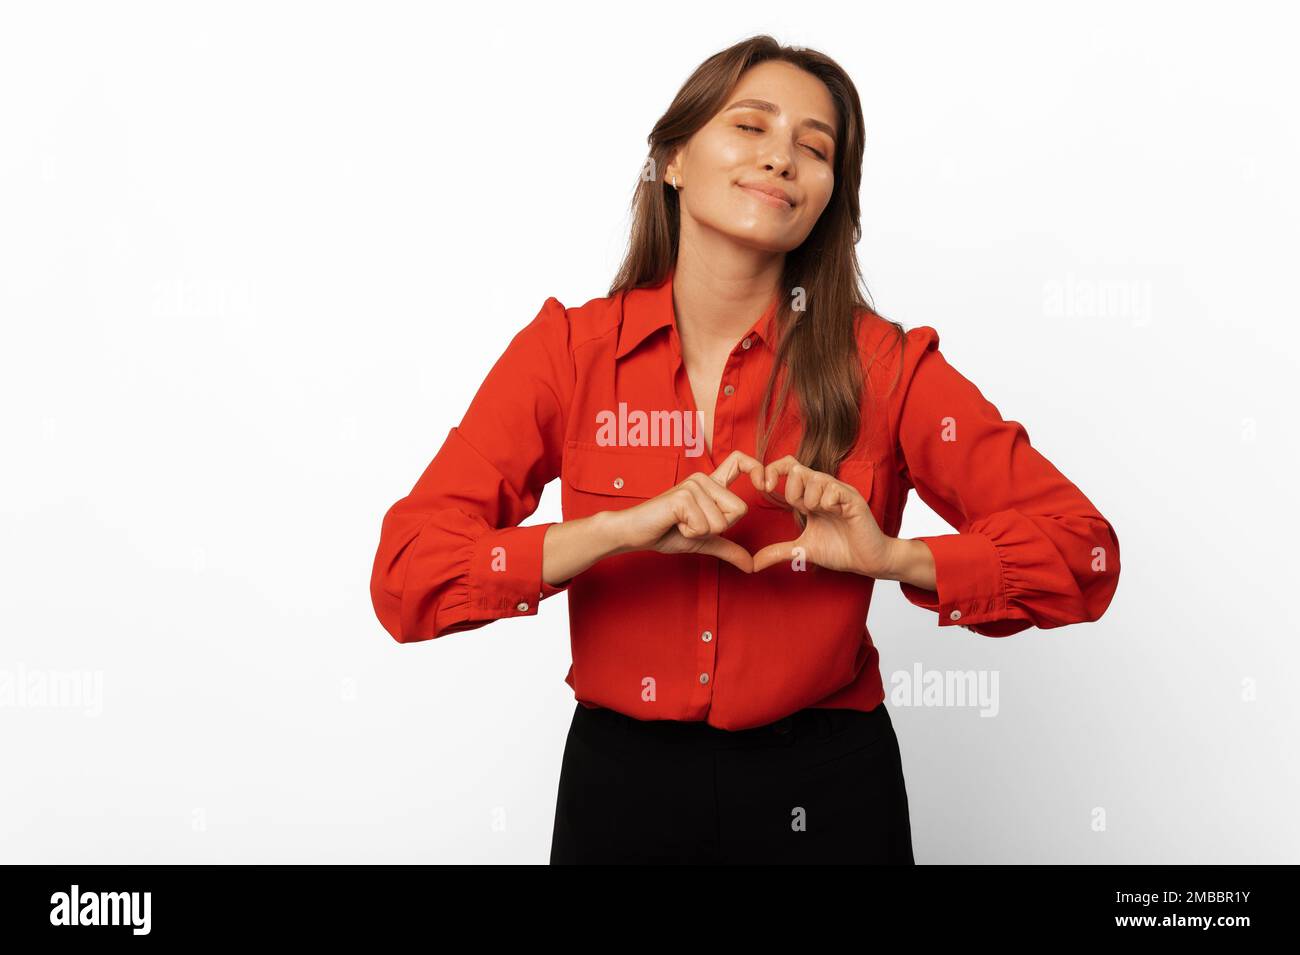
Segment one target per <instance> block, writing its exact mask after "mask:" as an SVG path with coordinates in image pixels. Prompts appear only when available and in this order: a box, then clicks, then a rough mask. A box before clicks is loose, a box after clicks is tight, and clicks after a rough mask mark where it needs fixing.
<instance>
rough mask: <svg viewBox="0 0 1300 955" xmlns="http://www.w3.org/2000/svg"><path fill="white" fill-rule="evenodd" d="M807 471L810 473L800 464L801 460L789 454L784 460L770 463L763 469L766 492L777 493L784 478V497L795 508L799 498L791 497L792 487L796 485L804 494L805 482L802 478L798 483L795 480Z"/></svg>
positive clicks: (780, 459) (778, 459) (787, 503)
mask: <svg viewBox="0 0 1300 955" xmlns="http://www.w3.org/2000/svg"><path fill="white" fill-rule="evenodd" d="M807 471H809V469H808V468H806V467H804V466H803V465H802V464H800V463H799V460H798V459H797V458H795V457H794V456H793V455H790V454H787V455H786V456H785V457H783V458H777V459H776V460H775V461H771V462H769V463H768V464H767V465H766V466H765V467H764V469H763V478H764V485H765V490H767V491H771V492H773V493H775V492H776V489H777V487H778V485H779V484H780V483H781V478H782V477H784V478H785V479H786V482H785V496H784V499H785V503H786V505H788V506H790V507H794V506H795V504H796V501H797V498H794V497H791V496H790V486H791V484H792V483H794V484H795V485H796V487H797V489H798V490H799V492H800V493H801V494H802V491H803V480H802V478H801V477H800V478H799V480H798V481H797V482H796V481H795V478H796V477H797V476H799V475H801V474H803V473H804V472H807Z"/></svg>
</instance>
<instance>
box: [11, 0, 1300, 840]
mask: <svg viewBox="0 0 1300 955" xmlns="http://www.w3.org/2000/svg"><path fill="white" fill-rule="evenodd" d="M764 32H768V33H771V34H773V35H774V36H776V37H777V39H779V40H781V41H783V42H786V43H793V44H801V45H805V46H810V47H815V48H818V49H821V50H822V51H824V52H826V53H827V54H829V55H830V56H832V57H834V58H835V59H836V60H838V61H839V62H840V63H841V64H842V65H843V66H844V67H845V68H846V69H847V70H848V71H849V73H850V75H851V76H852V77H853V78H854V80H855V82H856V83H857V85H858V89H859V91H860V94H861V97H862V101H863V109H864V111H865V114H866V121H867V139H868V145H867V157H866V164H865V170H864V182H863V187H862V202H863V219H864V232H865V234H864V237H863V240H862V243H861V245H860V247H859V250H858V252H859V256H860V258H861V261H862V263H863V267H864V270H865V273H866V275H867V279H868V286H869V289H870V291H871V293H872V297H873V299H874V301H875V304H876V306H877V307H878V308H879V310H880V311H881V312H882V313H884V314H885V315H886V316H887V317H889V318H893V319H897V320H899V321H901V322H903V323H904V325H906V326H907V327H913V326H916V325H923V324H925V325H932V326H934V327H935V328H936V329H938V330H939V332H940V334H941V336H942V342H941V346H942V348H943V351H944V354H945V355H946V356H947V357H948V359H949V361H950V362H951V363H952V364H953V365H954V366H955V367H957V368H958V369H959V370H961V371H962V372H963V373H964V374H965V375H967V376H968V377H969V378H971V379H972V380H973V381H974V382H976V383H977V384H978V385H979V386H980V388H981V389H982V391H983V392H984V394H985V395H986V396H987V397H988V398H989V399H990V400H991V401H993V402H994V403H995V404H996V405H997V406H998V408H999V410H1000V411H1001V412H1002V413H1003V415H1004V416H1006V417H1008V418H1014V419H1016V420H1018V421H1020V422H1022V423H1023V424H1024V425H1025V426H1026V427H1027V429H1028V430H1029V433H1030V436H1031V438H1032V439H1033V442H1034V445H1035V446H1036V447H1038V448H1039V449H1040V450H1042V451H1043V453H1044V454H1045V455H1046V456H1047V457H1048V458H1049V459H1051V460H1052V461H1053V462H1054V463H1055V464H1056V465H1057V466H1058V467H1059V468H1060V469H1061V470H1062V471H1063V472H1064V473H1065V474H1066V475H1067V476H1068V477H1070V478H1071V480H1073V481H1074V482H1075V483H1076V484H1078V485H1079V487H1080V488H1081V489H1082V490H1083V491H1084V492H1085V493H1086V494H1087V495H1088V496H1089V497H1090V499H1091V500H1092V501H1093V502H1094V503H1095V504H1096V505H1097V506H1098V508H1099V509H1100V510H1101V511H1102V513H1103V514H1105V515H1106V516H1107V517H1108V518H1109V519H1110V520H1111V521H1112V522H1113V524H1114V525H1115V527H1116V530H1117V533H1118V535H1119V539H1120V546H1121V552H1122V563H1123V572H1122V574H1121V578H1120V583H1119V590H1118V592H1117V594H1116V596H1115V599H1114V602H1113V604H1112V605H1111V607H1110V610H1109V611H1108V612H1107V614H1106V615H1105V616H1104V617H1103V618H1102V619H1101V620H1100V621H1098V622H1096V623H1092V624H1085V625H1079V626H1075V627H1069V628H1064V629H1057V630H1051V631H1041V630H1028V631H1026V632H1024V633H1022V634H1019V635H1017V636H1014V637H1011V638H1006V639H993V638H987V637H980V636H978V635H976V634H973V633H971V632H969V631H966V630H962V629H959V628H944V629H943V630H942V631H941V630H940V629H939V627H938V626H937V620H936V618H935V616H933V615H931V614H928V613H926V612H924V611H922V610H920V609H918V608H915V607H913V606H911V605H910V604H908V603H907V602H906V601H904V600H903V599H902V597H901V596H900V594H899V593H898V588H897V585H895V584H892V583H888V582H883V583H881V584H880V585H878V587H877V591H876V599H875V602H874V604H873V606H872V610H871V615H870V618H869V624H870V627H871V632H872V634H873V636H874V638H875V640H876V642H877V644H878V645H879V647H880V651H881V657H882V660H881V662H882V669H883V671H884V674H885V678H886V681H887V683H890V682H892V680H893V677H894V675H895V674H900V673H901V674H905V675H906V674H910V673H911V672H912V671H913V668H914V667H916V666H918V665H919V666H920V667H921V668H922V669H923V670H924V671H927V672H928V671H937V672H939V673H942V674H947V673H960V672H964V671H970V672H975V673H980V674H983V675H984V676H985V677H988V676H990V675H992V674H994V673H996V674H997V680H998V684H997V686H998V699H997V711H996V716H993V717H986V716H982V715H981V712H980V710H979V709H978V708H976V707H972V706H953V705H949V706H942V707H923V706H909V705H905V702H900V701H897V700H894V701H891V702H890V706H891V714H892V717H893V719H894V723H895V726H896V727H897V730H898V734H899V737H900V741H901V747H902V753H903V763H904V769H905V772H906V778H907V787H908V792H909V796H910V800H911V812H912V823H913V839H914V844H915V850H916V858H917V861H918V862H921V863H946V862H977V863H978V862H999V863H1001V862H1007V863H1012V862H1052V863H1065V862H1081V863H1098V862H1122V863H1139V862H1141V863H1146V862H1165V863H1170V862H1173V863H1191V862H1215V863H1229V862H1234V863H1235V862H1297V861H1300V835H1298V834H1297V826H1296V822H1295V806H1296V805H1297V803H1298V802H1300V780H1298V778H1297V776H1298V771H1297V766H1296V758H1295V754H1296V746H1295V740H1296V733H1297V730H1298V729H1300V717H1298V715H1297V713H1298V704H1297V701H1296V691H1295V684H1296V677H1297V660H1298V658H1300V651H1298V650H1297V646H1298V644H1300V615H1297V612H1296V600H1297V597H1296V592H1295V590H1296V588H1295V581H1296V578H1297V561H1296V557H1295V553H1296V549H1295V541H1296V539H1297V527H1296V516H1295V515H1296V506H1295V499H1296V498H1295V493H1296V492H1295V482H1296V474H1297V470H1296V464H1297V454H1296V439H1295V425H1294V419H1295V414H1296V408H1297V401H1296V397H1297V384H1296V382H1297V374H1298V373H1300V367H1298V365H1300V362H1298V361H1297V351H1296V349H1297V338H1298V336H1297V332H1296V322H1297V317H1298V316H1297V305H1296V293H1295V288H1294V277H1295V269H1296V262H1297V253H1298V252H1300V249H1298V248H1297V246H1298V245H1300V235H1298V229H1297V223H1298V222H1300V217H1298V216H1297V213H1298V212H1300V208H1298V206H1300V202H1298V198H1300V189H1298V188H1297V182H1296V176H1295V173H1296V170H1297V168H1300V136H1298V135H1297V124H1296V112H1295V104H1294V99H1293V95H1294V90H1295V89H1296V88H1297V86H1300V83H1298V80H1300V77H1298V76H1297V72H1298V71H1297V68H1296V65H1295V62H1296V61H1295V58H1294V56H1293V49H1292V47H1293V38H1294V36H1295V23H1294V22H1292V21H1291V18H1290V17H1289V15H1287V14H1286V13H1285V12H1284V8H1283V7H1281V6H1277V7H1272V6H1262V5H1256V4H1231V5H1228V4H1223V5H1220V6H1217V7H1215V6H1194V5H1190V4H1172V3H1171V4H1165V5H1156V4H1147V5H1138V4H1133V3H1123V4H1097V3H1090V4H1087V5H1077V4H1075V5H1068V6H1066V5H1061V6H1054V7H1053V8H1052V9H1044V8H1043V5H1039V4H1023V5H989V4H981V5H979V6H978V7H972V6H970V5H968V4H952V5H946V4H945V5H938V6H935V5H911V4H909V5H907V9H905V10H904V9H901V5H899V4H892V3H891V4H852V5H845V4H842V3H801V4H797V5H795V6H793V7H792V6H791V5H790V4H784V3H759V2H754V3H749V4H745V5H743V7H736V6H735V5H730V4H728V5H718V6H717V7H716V8H714V7H712V6H709V5H691V6H689V7H687V8H668V7H655V6H646V5H634V4H610V3H604V4H584V5H577V4H563V3H549V4H527V5H525V4H517V5H515V4H510V5H501V4H492V5H484V4H471V5H468V6H467V7H461V6H458V5H451V6H446V5H442V6H435V5H433V4H401V5H399V4H379V3H365V4H361V3H353V4H287V3H280V4H266V3H255V4H251V3H250V4H234V3H223V4H210V5H207V4H205V5H197V4H186V5H177V4H165V3H157V4H148V5H146V4H112V5H109V4H89V3H87V4H78V5H71V4H53V3H52V4H40V5H37V4H29V5H17V4H15V5H6V6H5V7H4V12H3V14H0V143H2V148H0V316H2V318H3V336H4V337H3V347H2V348H0V414H2V415H3V434H4V443H3V448H4V466H3V469H2V470H0V481H2V482H3V483H2V485H0V489H2V491H3V493H2V494H0V541H2V542H3V546H2V549H0V560H2V561H3V565H2V567H0V572H2V577H0V579H2V580H3V587H2V588H0V626H2V631H0V640H2V643H0V689H3V687H5V686H6V685H7V686H8V696H7V697H5V699H4V702H3V705H0V749H2V751H3V753H4V762H5V766H4V770H3V772H0V861H4V862H23V863H34V862H40V863H106V862H112V863H125V862H176V861H180V862H289V861H308V862H344V861H358V862H373V861H393V862H398V861H402V862H522V863H538V862H545V861H546V859H547V853H548V850H549V845H550V836H551V825H552V821H553V813H554V804H555V786H556V782H557V779H558V775H559V768H560V759H561V755H562V752H563V747H564V740H565V734H566V732H567V730H568V725H569V720H570V718H571V715H572V711H573V707H574V701H573V696H572V692H571V690H570V689H569V687H568V686H567V684H565V683H564V682H563V677H564V674H565V672H566V670H567V668H568V664H569V659H570V657H569V645H568V629H567V624H568V621H567V615H566V612H567V607H566V603H565V598H563V597H557V598H552V599H550V600H547V601H545V602H544V603H543V605H542V608H541V612H540V614H539V615H538V616H537V617H530V618H525V619H518V620H507V621H500V622H497V623H494V624H492V625H489V626H488V627H486V628H484V629H480V630H477V631H473V632H469V633H461V634H454V635H451V636H449V637H448V638H445V639H439V640H435V641H430V642H425V643H420V644H413V645H405V646H403V645H399V644H397V643H396V642H394V641H393V639H392V638H391V637H390V636H389V635H388V634H387V633H386V632H385V631H384V630H383V629H382V628H381V627H380V626H379V623H378V621H377V619H376V618H375V616H374V612H373V610H372V607H371V605H370V598H369V593H368V586H369V579H370V571H371V564H372V561H373V559H374V553H375V548H376V546H377V543H378V535H379V527H380V520H381V517H382V515H383V513H384V511H385V510H386V509H387V508H388V506H389V505H391V504H392V503H393V502H394V501H396V500H397V499H398V498H399V497H402V496H403V495H405V494H406V493H407V492H408V491H409V490H410V488H411V485H412V484H414V482H415V480H416V478H417V477H418V476H419V475H420V473H421V471H422V470H423V469H424V467H425V465H426V464H427V463H428V461H429V460H430V459H431V457H432V456H433V454H434V453H435V452H436V451H437V449H438V447H439V446H440V445H441V443H442V441H443V439H444V438H445V437H446V434H447V432H448V429H450V428H451V427H452V426H453V425H455V424H457V423H459V421H460V418H461V416H462V414H463V413H464V410H465V407H466V405H467V404H468V402H469V399H470V397H471V396H472V395H473V393H474V391H475V390H476V388H477V387H478V385H479V383H480V382H481V381H482V379H483V376H484V375H485V374H486V372H487V370H488V368H489V367H491V365H492V363H493V362H494V361H495V359H496V358H497V356H498V355H499V354H500V353H501V351H502V350H503V349H504V348H505V346H506V344H507V342H508V341H509V340H510V338H511V337H512V336H513V335H514V334H515V333H516V332H517V331H518V330H519V329H520V328H522V327H523V326H524V325H525V324H527V323H528V322H529V321H530V320H531V319H532V318H533V317H534V316H535V315H536V314H537V311H538V310H539V309H540V307H541V305H542V302H543V301H544V300H545V299H546V298H547V297H548V296H551V295H554V296H556V297H557V298H559V299H560V300H561V301H562V302H564V303H565V304H566V305H570V306H574V305H580V304H582V303H584V302H586V301H587V300H589V299H592V298H597V297H600V296H603V295H604V294H605V293H606V290H607V288H608V285H609V282H610V280H611V278H612V277H613V273H614V270H615V268H616V266H617V264H618V261H619V256H620V253H621V251H622V249H623V244H624V241H625V239H626V234H627V227H628V224H627V216H626V212H627V204H628V201H629V199H630V197H631V194H632V188H633V186H634V185H635V181H636V176H637V175H638V173H639V171H640V166H641V162H642V159H643V157H644V155H645V148H646V147H645V138H646V134H647V133H648V132H649V129H650V127H651V125H652V124H653V122H654V121H655V119H656V118H657V117H658V116H659V115H660V113H661V112H662V111H663V110H664V109H665V108H666V107H667V105H668V103H669V102H670V100H671V98H672V96H673V94H674V93H675V91H676V90H677V88H678V86H679V85H680V84H681V83H682V81H684V80H685V79H686V77H687V76H688V75H689V73H690V72H691V70H692V69H694V67H695V66H696V65H697V64H698V63H699V62H700V61H701V60H703V59H704V58H706V57H707V56H709V55H711V54H712V53H714V52H716V51H718V50H720V49H722V48H724V47H726V46H728V45H730V44H731V43H733V42H735V41H737V40H740V39H742V38H744V37H746V36H749V35H752V34H756V33H764ZM1061 290H1064V291H1066V293H1067V296H1066V298H1065V300H1064V304H1062V301H1063V300H1062V299H1060V298H1058V297H1056V292H1058V291H1061ZM558 519H560V513H559V506H558V487H557V486H556V485H552V486H551V487H550V488H549V489H548V491H547V494H546V497H545V499H544V501H543V503H542V506H541V508H540V509H539V511H538V512H537V513H536V514H535V515H534V516H533V517H532V518H530V519H529V521H527V523H534V522H537V521H543V520H558ZM950 530H951V528H949V527H948V525H947V524H945V523H944V522H943V521H941V520H939V519H938V518H937V517H935V516H934V515H933V514H932V513H931V512H929V511H928V510H927V509H926V508H925V506H924V504H922V503H921V502H920V501H919V500H918V499H917V498H915V496H913V498H912V500H911V502H910V507H909V509H908V513H907V520H906V522H905V524H904V528H903V536H916V535H919V534H924V533H946V532H948V531H950ZM69 673H71V674H87V675H88V676H89V678H90V679H91V680H92V683H91V686H92V687H93V686H94V685H95V684H94V682H93V681H96V680H97V681H99V682H98V686H99V687H100V691H99V692H100V695H99V696H98V697H97V698H95V700H94V704H93V705H90V702H91V701H90V700H89V699H88V700H85V701H82V702H81V703H79V704H77V705H54V704H53V703H48V702H47V703H44V704H42V703H41V702H40V701H37V700H31V699H24V698H23V696H24V695H23V693H22V692H21V690H20V686H21V685H22V683H23V681H26V680H30V679H32V678H33V675H35V677H36V678H37V679H41V678H45V679H49V678H54V677H56V676H57V675H59V674H69ZM6 675H7V677H6ZM6 678H7V680H8V683H7V684H6V683H4V682H3V681H4V680H5V679H6ZM73 702H74V703H76V701H73Z"/></svg>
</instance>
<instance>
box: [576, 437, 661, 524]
mask: <svg viewBox="0 0 1300 955" xmlns="http://www.w3.org/2000/svg"><path fill="white" fill-rule="evenodd" d="M677 458H678V455H677V454H676V453H675V452H665V451H662V450H654V449H651V450H647V449H644V448H622V447H603V446H599V445H594V446H593V445H581V444H574V443H570V444H569V445H568V446H567V447H566V448H565V450H564V464H563V466H562V468H561V472H560V473H561V477H562V478H563V481H564V485H565V489H566V490H572V491H577V492H579V494H580V495H583V496H586V495H596V496H599V497H604V498H611V499H618V498H624V499H627V500H626V505H631V504H633V503H635V501H636V500H642V501H644V500H649V499H650V498H652V497H657V496H658V495H660V494H662V493H663V492H664V491H667V490H668V489H669V488H671V487H672V486H673V485H674V484H676V483H677ZM626 505H624V506H626ZM610 506H620V505H617V504H616V502H615V500H607V501H604V502H603V508H600V509H608V508H609V507H610Z"/></svg>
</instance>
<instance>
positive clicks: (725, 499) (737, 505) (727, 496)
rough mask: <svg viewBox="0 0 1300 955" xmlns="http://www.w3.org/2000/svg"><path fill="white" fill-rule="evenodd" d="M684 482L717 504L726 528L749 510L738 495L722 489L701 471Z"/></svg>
mask: <svg viewBox="0 0 1300 955" xmlns="http://www.w3.org/2000/svg"><path fill="white" fill-rule="evenodd" d="M686 480H687V481H688V482H690V483H692V484H695V485H696V486H697V487H699V489H700V491H701V492H702V493H703V494H706V495H707V496H708V497H709V499H710V500H712V501H714V502H715V503H716V504H717V506H718V508H720V509H721V511H722V515H723V517H724V518H725V519H726V522H727V523H726V526H728V527H729V526H730V525H732V524H734V523H735V522H736V521H738V520H740V519H741V518H742V517H744V516H745V512H746V511H747V510H749V506H748V505H747V504H745V502H744V501H743V500H741V498H740V496H739V495H737V494H736V493H735V492H734V491H731V490H729V489H728V488H725V487H723V486H722V485H721V484H719V483H718V482H717V481H715V480H714V479H713V478H712V477H711V476H710V475H708V474H705V473H704V472H703V471H697V472H695V473H694V474H692V475H691V476H690V477H688V478H687V479H686Z"/></svg>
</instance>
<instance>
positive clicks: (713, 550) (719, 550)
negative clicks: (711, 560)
mask: <svg viewBox="0 0 1300 955" xmlns="http://www.w3.org/2000/svg"><path fill="white" fill-rule="evenodd" d="M698 553H701V554H710V555H712V556H714V557H717V558H718V559H719V560H725V561H726V562H727V563H728V564H732V565H734V566H735V567H736V568H737V569H739V570H740V571H741V572H742V573H746V574H751V573H753V572H754V558H753V557H751V556H750V554H749V551H747V550H745V548H743V547H741V546H740V545H739V544H737V543H736V542H735V541H730V540H727V539H726V538H725V537H711V538H709V539H708V540H707V541H705V542H704V546H702V547H701V548H700V549H699V551H698Z"/></svg>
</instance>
